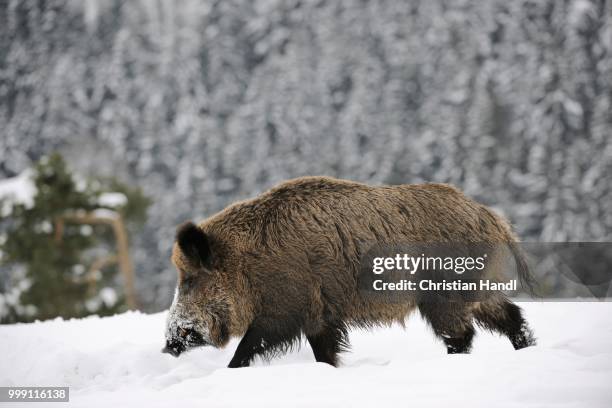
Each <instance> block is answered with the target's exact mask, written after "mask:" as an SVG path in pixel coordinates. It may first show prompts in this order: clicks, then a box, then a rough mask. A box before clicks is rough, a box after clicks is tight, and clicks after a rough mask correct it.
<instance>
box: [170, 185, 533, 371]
mask: <svg viewBox="0 0 612 408" xmlns="http://www.w3.org/2000/svg"><path fill="white" fill-rule="evenodd" d="M198 229H199V231H201V232H202V233H203V234H205V235H204V236H205V237H206V240H207V243H206V245H207V248H206V250H205V251H209V252H210V254H211V256H210V262H211V264H210V265H207V266H206V267H205V268H206V270H207V273H205V274H203V275H202V274H200V275H201V276H202V277H200V278H199V279H200V282H197V283H196V285H198V286H197V287H198V288H200V289H199V290H200V296H201V297H202V299H203V300H202V304H204V303H207V302H213V303H214V302H216V303H217V304H224V305H225V306H224V307H225V309H226V311H225V313H226V321H225V322H224V324H223V327H225V330H226V332H227V334H228V335H230V336H244V338H243V341H242V342H241V345H240V346H239V347H238V350H237V353H236V356H235V357H234V359H233V360H232V363H230V366H233V367H238V366H245V365H248V363H249V361H250V360H251V359H252V357H253V354H261V355H266V354H267V355H270V354H273V352H272V351H271V350H282V349H283V348H284V347H287V345H291V344H293V343H294V342H295V340H296V339H299V338H300V337H301V336H303V335H304V336H306V338H307V339H308V341H309V342H310V344H311V346H312V347H313V350H314V352H315V356H316V357H317V361H324V362H328V363H330V364H333V365H336V364H337V353H338V352H340V351H342V350H343V349H344V348H346V347H348V342H347V329H346V327H347V326H351V325H358V326H362V327H371V326H375V325H381V324H382V325H386V324H390V323H392V322H394V321H399V322H403V321H404V319H405V318H406V317H407V315H408V314H409V313H410V312H411V311H412V310H413V309H415V308H419V310H420V311H421V314H423V316H425V317H426V318H427V319H428V321H429V323H430V324H431V325H432V327H433V329H434V331H435V332H436V334H438V335H440V336H441V337H443V338H445V339H446V338H448V336H449V335H450V336H451V337H453V338H452V339H451V340H449V341H446V340H445V343H446V344H447V347H448V350H449V352H466V351H468V350H469V347H470V342H471V337H472V336H473V328H472V324H471V319H472V317H473V312H474V310H473V308H472V309H466V310H465V311H461V313H456V312H453V316H455V320H454V322H455V323H456V324H455V323H453V324H450V325H448V324H446V323H445V321H444V319H445V318H446V317H448V316H447V315H448V313H449V312H448V310H446V308H444V307H442V308H441V307H438V308H434V309H432V307H431V306H427V307H425V306H423V305H417V304H409V303H406V304H381V303H377V304H376V303H373V302H372V301H370V300H368V299H365V298H364V297H363V296H361V295H360V293H359V290H358V287H357V274H358V270H359V262H360V258H361V255H362V254H363V252H364V251H365V250H366V249H367V247H368V246H369V245H372V244H381V243H385V242H440V243H443V242H514V241H516V237H515V236H514V234H513V232H512V230H511V228H510V226H509V224H508V223H507V222H506V221H505V220H504V219H503V218H501V217H500V216H498V215H496V214H495V213H493V212H492V211H491V210H489V209H487V208H486V207H484V206H483V205H481V204H478V203H476V202H474V201H472V200H471V199H469V198H467V197H466V196H464V195H463V194H462V193H461V192H460V191H459V190H457V189H456V188H454V187H452V186H449V185H446V184H418V185H399V186H378V187H375V186H368V185H365V184H361V183H356V182H351V181H345V180H338V179H334V178H329V177H303V178H298V179H294V180H290V181H287V182H284V183H282V184H280V185H278V186H276V187H274V188H272V189H271V190H269V191H267V192H265V193H263V194H261V195H260V196H258V197H256V198H254V199H251V200H246V201H242V202H238V203H235V204H234V205H232V206H230V207H228V208H226V209H225V210H223V211H221V212H220V213H218V214H216V215H214V216H212V217H210V218H208V219H206V220H204V221H203V222H201V223H200V224H199V225H198ZM193 232H194V231H193V230H192V229H191V228H188V229H187V233H185V232H183V233H184V234H186V235H184V236H187V237H191V238H193V236H194V234H193ZM195 236H196V238H197V237H198V236H197V234H196V235H195ZM185 247H189V242H188V240H187V241H184V242H180V245H175V248H174V252H173V261H174V263H175V264H176V265H177V267H178V269H179V271H182V272H181V275H180V279H179V286H180V284H181V280H182V279H183V278H184V276H183V275H189V273H190V272H189V270H192V269H193V268H194V266H193V262H192V261H191V260H190V259H191V258H192V255H191V254H189V253H186V252H185V251H184V250H182V249H183V248H185ZM193 275H194V276H200V275H197V274H195V273H193ZM204 299H206V300H204ZM493 303H494V306H495V307H494V308H493V309H492V310H494V313H485V312H483V310H484V309H486V305H485V304H484V303H483V304H479V305H477V307H476V309H477V311H478V313H477V316H485V317H486V323H484V325H485V326H486V327H489V328H497V327H496V325H495V323H494V322H493V320H495V316H500V319H502V320H503V319H504V318H505V314H504V313H505V310H506V309H507V307H506V305H507V304H511V303H509V302H508V301H507V300H505V299H503V298H501V297H499V298H497V299H495V301H494V302H493ZM513 306H514V305H513ZM505 308H506V309H505ZM511 312H512V313H513V314H512V319H510V318H508V319H507V320H508V321H510V322H511V323H512V324H513V325H514V326H516V325H517V324H523V321H522V317H521V316H520V313H519V314H518V315H517V311H516V310H515V309H512V310H511ZM477 316H476V317H477ZM517 319H518V320H519V321H518V322H517V321H516V320H517ZM525 324H526V323H525ZM514 326H513V327H514ZM502 329H503V330H506V329H505V328H502ZM503 330H502V331H503ZM506 331H507V330H506ZM515 334H516V333H514V332H513V333H512V335H515ZM258 342H259V343H258ZM219 343H221V342H219ZM243 343H244V344H243ZM464 343H465V344H464ZM262 344H263V345H265V347H264V346H261V345H262ZM260 346H261V349H260V348H258V347H260ZM249 347H250V348H251V349H253V350H254V351H253V353H250V352H249V351H248V350H249Z"/></svg>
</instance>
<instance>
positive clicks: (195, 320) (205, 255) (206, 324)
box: [162, 222, 230, 357]
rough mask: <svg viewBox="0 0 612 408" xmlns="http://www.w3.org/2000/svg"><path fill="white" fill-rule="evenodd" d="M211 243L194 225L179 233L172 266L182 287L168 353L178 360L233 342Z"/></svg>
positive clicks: (172, 318)
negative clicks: (196, 349) (197, 350)
mask: <svg viewBox="0 0 612 408" xmlns="http://www.w3.org/2000/svg"><path fill="white" fill-rule="evenodd" d="M211 241H212V239H211V237H209V236H208V235H207V234H206V233H205V232H204V231H203V230H202V229H201V228H199V227H198V226H196V225H195V224H193V223H191V222H188V223H185V224H183V225H181V226H180V227H179V228H178V230H177V234H176V242H175V244H174V247H173V251H172V262H173V263H174V265H175V266H176V268H177V271H178V285H177V288H176V291H175V294H174V300H173V302H172V306H171V307H170V310H169V313H168V320H167V326H166V347H164V349H163V350H162V351H163V352H164V353H169V354H171V355H173V356H175V357H178V356H179V355H180V354H181V353H183V352H184V351H187V350H189V349H192V348H194V347H199V346H207V345H211V346H214V347H222V346H224V345H225V344H227V342H228V340H229V329H228V325H229V321H228V320H229V307H230V306H229V305H230V302H229V299H228V293H227V290H225V289H224V286H223V279H222V278H221V274H220V271H219V267H218V266H219V262H218V261H219V260H218V259H217V260H216V259H215V253H214V252H215V251H214V245H213V243H212V242H211ZM217 255H218V254H217ZM218 256H219V255H218Z"/></svg>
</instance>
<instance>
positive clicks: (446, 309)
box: [419, 301, 475, 354]
mask: <svg viewBox="0 0 612 408" xmlns="http://www.w3.org/2000/svg"><path fill="white" fill-rule="evenodd" d="M419 311H420V312H421V315H422V316H423V318H425V320H426V321H427V322H428V323H429V324H430V325H431V327H432V329H433V331H434V333H435V334H436V336H438V337H439V338H441V339H442V341H444V344H445V345H446V351H447V352H448V354H459V353H469V352H470V351H471V350H472V340H473V338H474V333H475V331H474V326H473V324H472V315H471V312H470V311H469V308H468V307H467V305H466V304H465V303H461V302H457V303H449V302H434V301H426V302H423V303H421V304H419Z"/></svg>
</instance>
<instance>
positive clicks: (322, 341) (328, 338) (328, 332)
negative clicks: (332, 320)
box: [306, 323, 349, 367]
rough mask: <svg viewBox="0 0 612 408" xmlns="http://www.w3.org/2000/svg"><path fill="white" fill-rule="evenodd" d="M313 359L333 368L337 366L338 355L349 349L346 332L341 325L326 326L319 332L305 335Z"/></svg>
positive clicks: (344, 327)
mask: <svg viewBox="0 0 612 408" xmlns="http://www.w3.org/2000/svg"><path fill="white" fill-rule="evenodd" d="M306 338H307V339H308V343H310V347H312V351H313V353H314V356H315V359H316V360H317V361H318V362H321V363H327V364H330V365H332V366H334V367H336V366H337V364H338V353H341V352H343V351H346V350H347V349H348V348H349V344H348V332H347V329H346V326H345V325H344V324H342V323H339V324H327V325H326V326H325V327H324V328H323V329H322V330H321V331H320V332H318V333H316V334H313V335H307V336H306Z"/></svg>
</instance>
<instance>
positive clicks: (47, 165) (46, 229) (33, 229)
mask: <svg viewBox="0 0 612 408" xmlns="http://www.w3.org/2000/svg"><path fill="white" fill-rule="evenodd" d="M32 181H33V183H34V186H35V191H36V194H35V196H34V200H33V205H30V206H26V205H25V204H19V203H18V204H16V205H13V206H12V211H10V213H9V214H8V215H4V220H3V224H4V225H6V226H7V233H6V236H5V242H4V243H2V244H1V247H0V249H1V251H2V253H3V255H2V261H3V263H4V264H5V266H6V265H9V266H12V267H14V268H19V267H21V269H22V270H23V271H24V276H22V278H21V280H20V281H18V282H17V283H18V284H19V285H20V286H21V288H22V291H21V294H20V299H19V304H20V305H30V306H29V307H27V308H23V307H18V308H15V307H13V310H10V311H8V312H7V311H6V310H5V311H4V316H3V317H0V318H1V319H2V320H3V322H7V321H8V322H11V321H31V320H34V319H48V318H53V317H57V316H61V317H63V318H70V317H82V316H85V315H88V314H91V313H97V314H100V315H108V314H113V313H116V312H118V311H121V310H124V309H125V301H124V297H123V296H115V298H116V299H114V300H113V299H112V297H113V296H110V299H109V296H108V293H109V290H110V289H105V291H106V292H105V293H106V294H107V295H106V296H101V292H100V291H101V290H102V289H103V288H104V287H107V288H108V287H110V288H113V287H114V286H115V287H116V286H118V285H119V284H120V280H119V279H118V277H117V275H118V267H117V265H116V264H110V265H106V266H105V267H104V268H103V273H98V274H96V275H95V282H93V285H92V280H91V276H88V274H87V273H86V272H87V271H88V267H89V266H90V265H91V264H92V262H94V261H95V257H96V256H98V257H99V256H100V253H101V252H103V251H104V250H105V249H106V250H108V249H111V250H112V249H113V248H114V242H113V235H112V231H109V228H108V226H105V225H83V224H80V223H71V222H63V221H61V220H63V218H64V217H65V216H66V215H67V214H84V213H91V212H93V211H96V210H99V209H100V207H101V205H100V202H99V198H100V197H101V196H102V194H104V193H108V192H116V193H122V194H123V195H124V196H125V197H126V200H125V201H124V202H122V203H119V205H118V206H116V207H114V208H113V210H116V211H117V212H118V213H119V214H121V216H122V217H123V219H125V220H126V222H127V223H132V224H138V223H142V222H143V221H144V219H145V216H146V209H147V207H148V205H149V200H148V199H147V198H146V197H145V196H144V195H143V194H142V193H141V191H140V190H139V189H137V188H130V187H128V186H126V185H124V184H122V183H120V182H118V181H116V180H105V181H100V180H93V181H89V182H85V181H79V180H77V179H76V178H75V176H73V175H72V174H71V172H70V171H69V170H68V168H67V166H66V163H65V162H64V160H63V158H62V157H61V156H60V155H59V154H53V155H51V156H49V157H46V158H43V159H42V160H41V161H40V162H39V163H38V164H37V165H36V167H35V168H34V171H33V180H32ZM60 223H61V226H62V228H61V230H60V231H58V226H59V225H60ZM92 288H93V289H94V290H92ZM110 292H111V294H112V293H114V291H112V290H110ZM117 293H122V291H121V289H119V290H118V291H117ZM32 306H33V307H32ZM7 307H8V306H7V305H6V302H5V306H4V308H7Z"/></svg>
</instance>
